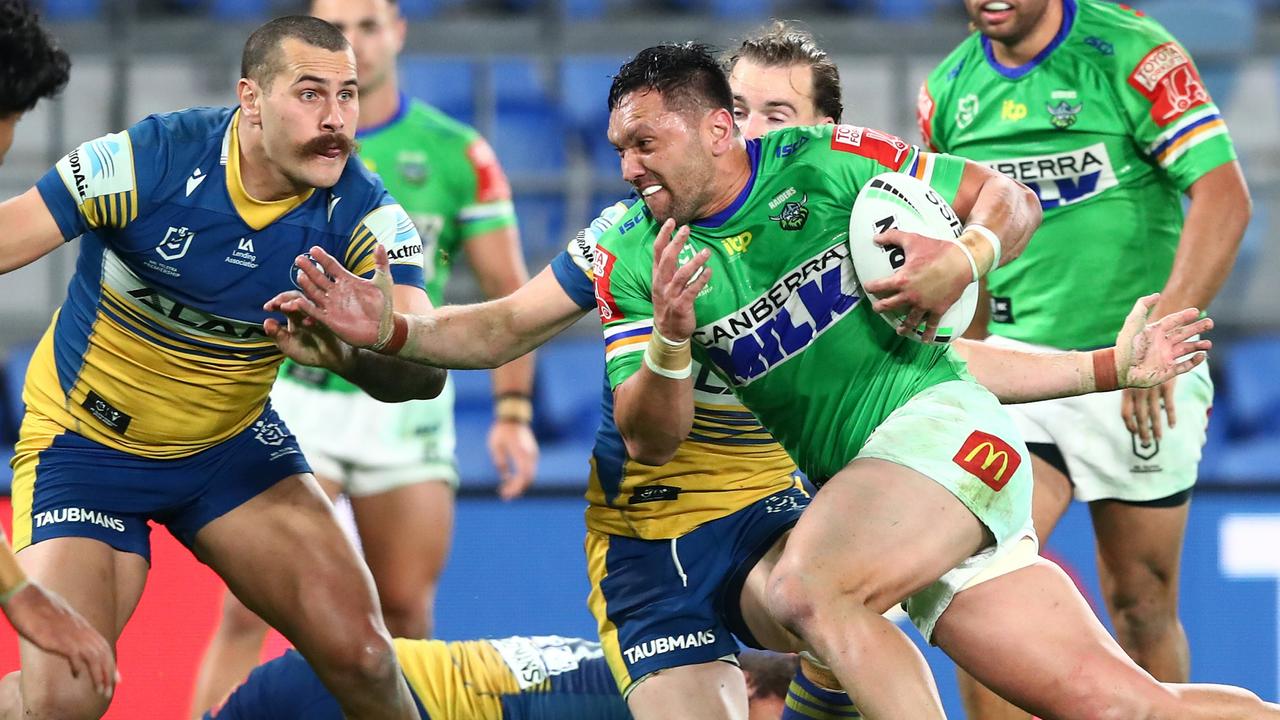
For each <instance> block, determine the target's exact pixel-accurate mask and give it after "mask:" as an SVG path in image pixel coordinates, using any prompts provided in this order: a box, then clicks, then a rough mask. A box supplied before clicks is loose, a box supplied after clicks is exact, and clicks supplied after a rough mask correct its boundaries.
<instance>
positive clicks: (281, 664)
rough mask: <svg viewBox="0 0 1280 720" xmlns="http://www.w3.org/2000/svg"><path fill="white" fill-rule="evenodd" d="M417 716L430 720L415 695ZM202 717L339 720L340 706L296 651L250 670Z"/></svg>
mask: <svg viewBox="0 0 1280 720" xmlns="http://www.w3.org/2000/svg"><path fill="white" fill-rule="evenodd" d="M413 702H414V704H415V705H417V707H418V717H419V718H421V720H430V718H428V717H427V711H426V709H425V708H423V707H422V703H421V702H420V701H419V700H418V698H417V696H416V695H415V696H414V698H413ZM203 720H343V717H342V708H340V707H339V706H338V701H337V700H335V699H334V697H333V695H332V694H330V693H329V690H328V689H327V688H326V687H325V686H324V684H323V683H321V682H320V678H319V677H317V676H316V673H315V671H314V670H312V669H311V666H310V665H308V664H307V661H306V660H304V659H302V656H301V655H299V654H298V651H297V650H289V651H287V652H286V653H285V654H284V655H281V656H280V657H278V658H276V659H274V660H271V661H269V662H266V663H264V664H262V665H259V666H258V667H256V668H254V669H253V672H251V673H249V677H247V678H245V681H244V682H243V683H241V684H240V687H238V688H236V689H235V691H234V692H232V693H231V694H230V695H229V696H227V699H226V700H224V701H223V702H222V704H221V705H219V706H217V707H215V708H214V709H212V710H210V711H209V712H207V713H205V714H204V719H203Z"/></svg>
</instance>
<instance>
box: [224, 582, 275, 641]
mask: <svg viewBox="0 0 1280 720" xmlns="http://www.w3.org/2000/svg"><path fill="white" fill-rule="evenodd" d="M220 632H223V633H225V634H227V635H230V636H232V637H237V638H240V637H253V636H255V635H266V633H267V623H266V621H264V620H263V619H262V618H260V617H258V615H257V614H256V613H254V612H253V611H252V610H250V609H249V608H247V607H245V606H244V603H242V602H240V601H239V600H237V599H236V597H235V596H234V595H232V594H231V593H230V592H227V594H226V596H225V597H224V598H223V601H222V621H221V626H220Z"/></svg>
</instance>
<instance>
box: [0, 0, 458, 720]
mask: <svg viewBox="0 0 1280 720" xmlns="http://www.w3.org/2000/svg"><path fill="white" fill-rule="evenodd" d="M242 69H243V75H244V77H243V78H242V79H241V80H240V82H239V84H238V87H237V90H238V99H239V106H238V107H236V108H202V109H193V110H184V111H179V112H175V113H169V114H166V115H153V116H150V117H148V118H146V119H144V120H142V121H141V122H139V123H138V124H137V125H135V126H133V127H132V128H130V129H129V130H128V131H126V132H120V133H114V134H111V135H108V136H105V137H103V138H99V139H97V140H94V141H91V142H87V143H84V144H82V145H80V146H78V147H77V148H76V149H74V150H72V151H71V153H69V154H68V155H67V156H66V157H64V158H63V159H62V160H60V161H58V163H57V165H56V166H55V167H54V168H53V169H52V170H50V171H49V172H48V173H47V174H46V175H45V176H44V177H43V178H42V179H41V180H40V181H39V182H38V183H37V185H36V187H34V188H32V189H31V190H29V191H27V192H26V193H24V194H23V195H21V196H19V197H17V198H14V199H11V200H8V201H6V202H4V203H3V204H0V271H9V270H12V269H15V268H18V267H21V266H23V265H26V264H28V263H31V262H33V261H34V260H36V259H37V258H39V257H41V256H43V255H45V254H48V253H50V252H52V251H53V250H55V249H56V248H58V247H59V246H61V245H62V244H63V243H64V242H66V241H70V240H74V239H76V238H77V237H79V238H81V240H80V255H79V260H78V264H77V268H76V273H75V276H74V277H73V278H72V280H71V284H70V287H69V291H68V297H67V300H66V302H65V303H64V305H63V307H62V308H61V309H60V310H59V311H58V313H57V314H56V315H55V317H54V320H53V322H52V324H51V325H50V328H49V330H48V331H47V332H46V333H45V336H44V338H43V339H42V340H41V341H40V344H39V345H38V346H37V348H36V351H35V355H34V357H33V359H32V361H31V365H30V368H29V369H28V371H27V378H26V385H25V388H24V392H23V397H24V399H25V400H26V401H27V409H26V415H25V417H24V418H23V423H22V430H21V436H20V438H19V441H18V444H17V448H16V455H15V458H14V481H13V498H14V546H15V547H16V548H18V553H19V555H18V557H19V559H20V560H21V562H22V565H23V568H24V569H25V570H26V571H27V572H28V573H30V575H31V576H32V577H33V578H34V579H36V580H38V581H40V582H42V583H44V584H46V585H47V586H48V587H50V588H51V589H53V590H54V591H56V592H58V593H60V594H62V595H63V596H64V597H66V599H67V601H68V602H69V603H70V604H71V606H72V607H74V608H75V609H76V610H78V611H80V612H81V613H82V614H84V616H85V618H86V619H87V620H88V621H89V623H91V624H92V625H93V626H94V628H96V629H97V630H98V632H100V633H102V635H103V636H104V637H105V638H106V639H107V640H108V641H109V642H114V641H115V640H116V639H117V638H118V637H119V635H120V633H121V632H122V631H123V629H124V626H125V624H126V622H127V621H128V619H129V616H130V615H131V614H132V612H133V609H134V607H135V606H136V605H137V603H138V599H139V597H140V595H141V593H142V590H143V587H144V585H145V583H146V577H147V572H148V570H149V560H150V558H149V554H150V543H149V533H150V528H149V526H148V522H149V521H151V520H155V521H157V522H160V523H162V524H164V525H166V526H167V527H168V528H169V530H170V531H172V532H173V534H174V536H175V537H177V538H178V539H179V540H181V541H182V542H183V543H184V544H185V545H187V547H189V548H191V550H192V552H193V553H194V554H195V555H196V556H197V557H198V558H199V559H200V560H201V561H202V562H205V563H206V564H208V565H209V566H210V567H212V568H213V569H214V570H215V571H216V572H217V573H218V574H219V575H221V576H222V578H223V579H224V580H225V581H226V582H227V585H228V586H229V587H230V588H231V589H232V591H233V592H235V593H236V595H237V597H239V598H240V599H241V600H243V601H244V603H245V605H246V606H248V607H249V608H251V609H252V610H254V611H255V612H256V613H258V614H259V615H260V616H262V617H264V618H266V619H267V620H268V622H270V623H271V624H273V625H274V626H275V627H277V628H278V629H279V630H280V631H281V632H282V633H283V634H284V635H285V636H286V637H288V638H290V640H291V641H292V642H293V643H294V645H295V646H296V647H298V648H299V650H300V651H301V652H302V653H303V654H304V655H305V656H306V657H307V659H308V660H309V661H310V662H311V663H312V664H313V665H314V667H315V668H316V671H317V673H318V674H319V676H320V677H321V678H322V680H323V681H324V682H325V684H326V686H327V687H329V688H330V690H332V691H333V693H334V695H335V696H336V697H338V698H339V701H340V703H341V705H342V707H343V710H344V711H345V712H346V714H347V716H348V717H350V718H387V719H388V720H390V719H392V718H395V719H397V720H407V719H408V718H411V717H414V713H413V706H412V701H411V697H410V694H409V689H408V686H406V685H405V684H404V681H403V679H402V678H401V676H400V674H399V673H398V672H397V671H396V668H395V662H394V654H393V651H392V647H391V638H390V636H389V635H388V634H387V632H386V630H385V628H384V627H383V624H382V619H381V614H380V613H379V611H378V606H377V601H376V598H375V596H374V592H373V586H372V583H371V582H370V579H369V574H368V570H367V569H366V568H365V565H364V563H363V562H362V561H361V560H360V558H359V557H357V555H356V553H355V550H354V548H353V547H352V546H351V543H350V542H349V541H348V540H347V538H346V537H345V535H344V534H343V532H342V530H341V528H340V527H339V526H338V523H337V521H336V519H335V518H334V515H333V510H332V507H331V506H330V504H329V501H328V500H327V499H326V498H325V497H324V494H323V493H322V492H321V491H320V489H319V488H318V487H317V486H316V483H315V480H314V478H312V477H311V474H310V468H309V467H308V466H307V463H306V461H305V460H304V459H303V457H302V454H301V452H299V450H298V447H297V443H296V442H295V440H294V438H293V436H292V435H291V434H290V433H289V430H288V428H287V426H286V425H285V424H284V423H283V422H281V421H280V420H279V418H278V417H277V416H276V414H275V412H274V411H273V410H272V409H271V406H270V404H269V403H268V402H267V395H268V391H269V390H270V388H271V383H272V381H273V380H274V378H275V375H276V369H277V367H278V366H279V364H280V362H281V360H282V359H283V354H282V353H288V354H289V355H290V356H291V357H294V358H295V359H299V360H301V361H303V362H310V363H315V362H321V361H326V362H329V363H330V364H329V367H330V369H334V370H336V371H338V372H339V373H340V374H342V375H344V377H347V378H348V379H350V380H352V381H353V382H355V383H356V384H358V385H360V386H361V387H363V388H364V389H365V390H366V391H368V392H370V393H371V394H373V395H375V396H378V397H381V398H383V399H387V400H404V399H410V398H420V397H432V396H434V395H437V394H438V393H439V392H440V388H441V387H442V385H443V382H444V373H443V372H441V371H438V370H428V371H427V372H422V369H421V366H416V365H414V364H412V363H404V362H401V363H399V364H397V365H388V364H386V361H387V358H385V357H379V356H378V355H376V354H375V353H370V352H368V351H364V350H354V349H353V348H350V347H348V346H345V345H343V344H342V343H341V342H340V341H338V340H337V339H336V338H334V337H333V336H332V335H326V334H324V333H317V332H315V331H314V330H313V331H310V332H307V333H306V334H305V335H303V334H300V333H299V332H297V330H298V328H297V327H296V325H295V324H294V323H292V322H289V323H287V324H286V323H282V322H280V321H278V320H277V319H274V318H272V319H265V318H266V315H265V314H264V313H263V312H262V303H263V302H264V301H265V300H266V299H268V298H270V297H272V296H273V295H275V294H277V293H279V292H280V291H281V290H283V289H285V288H288V287H292V286H293V276H294V275H295V274H296V271H294V270H293V269H292V262H293V260H294V259H295V258H296V257H297V255H298V253H299V252H301V251H302V250H303V249H305V248H307V247H310V246H312V245H314V244H317V243H318V244H321V245H324V246H327V247H328V248H330V249H331V250H333V252H334V253H335V254H336V255H338V256H341V257H342V258H343V263H344V265H345V266H347V267H348V268H349V269H351V270H353V271H355V272H357V273H365V272H368V271H372V269H373V260H372V258H373V249H374V248H375V247H378V248H383V250H384V252H385V251H386V249H387V248H390V249H391V250H392V251H395V252H396V254H397V256H399V257H400V258H403V260H400V259H398V260H397V261H396V263H395V264H394V265H393V266H392V267H393V269H392V273H393V274H394V276H395V281H396V283H398V284H397V285H396V287H395V288H394V290H393V295H394V299H393V304H395V305H397V306H400V307H402V308H404V309H410V308H415V309H417V310H419V311H422V310H425V309H428V308H430V302H429V301H428V300H427V296H426V293H425V292H424V291H423V289H422V283H423V276H422V266H421V262H420V258H419V256H420V252H421V240H420V239H419V237H418V233H417V231H416V230H414V227H413V224H412V223H411V222H410V221H409V218H408V217H407V216H406V215H405V213H404V211H403V210H402V209H400V207H399V206H398V205H396V204H395V201H394V200H393V199H392V198H391V197H390V196H388V195H387V193H386V192H385V190H384V189H383V188H382V185H381V183H380V182H378V180H377V179H376V178H375V177H373V176H372V175H371V174H370V173H369V172H368V171H367V170H365V169H364V167H363V166H361V165H360V164H359V163H348V162H347V158H348V156H349V155H350V152H351V149H352V147H353V146H354V142H353V140H352V138H351V133H352V131H353V128H354V127H355V119H356V116H357V113H358V111H359V103H358V99H357V85H358V81H357V79H356V69H355V58H354V56H353V54H352V52H351V48H350V46H349V45H348V44H347V41H346V40H345V39H344V38H343V37H342V33H340V32H339V31H338V30H337V29H336V28H334V27H333V26H332V25H329V24H328V23H325V22H323V21H321V20H317V19H315V18H307V17H286V18H280V19H277V20H273V21H271V22H269V23H267V24H265V25H263V26H262V27H261V28H259V29H258V30H256V31H255V32H254V33H253V35H252V36H250V38H249V40H248V42H247V43H246V44H245V51H244V56H243V62H242ZM264 549H266V550H267V551H264ZM21 653H22V670H21V672H20V673H11V674H10V675H8V676H6V677H5V679H4V681H3V682H4V687H3V688H2V689H0V690H2V691H0V717H5V718H17V717H21V716H23V714H24V713H25V714H26V716H27V717H58V718H69V719H73V720H74V719H78V718H96V717H100V716H101V715H102V714H103V713H104V712H105V711H106V708H107V704H108V702H107V700H105V699H104V698H102V697H101V695H99V694H98V693H96V692H95V688H94V681H93V680H91V679H90V678H88V677H86V676H85V674H84V673H81V674H80V676H79V677H75V676H73V675H72V674H71V673H70V672H68V669H67V665H66V662H65V660H63V659H62V658H61V657H55V656H52V655H50V654H49V653H47V652H44V651H42V650H40V649H39V648H38V647H36V646H35V645H33V644H31V643H25V642H24V643H23V645H22V648H21ZM15 688H19V689H20V692H19V691H18V690H17V689H15Z"/></svg>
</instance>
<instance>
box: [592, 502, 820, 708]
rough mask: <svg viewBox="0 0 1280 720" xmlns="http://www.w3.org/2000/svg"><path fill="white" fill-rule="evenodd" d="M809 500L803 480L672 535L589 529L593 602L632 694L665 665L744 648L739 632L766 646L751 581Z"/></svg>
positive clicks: (618, 674) (614, 664)
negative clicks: (756, 624)
mask: <svg viewBox="0 0 1280 720" xmlns="http://www.w3.org/2000/svg"><path fill="white" fill-rule="evenodd" d="M808 505H809V496H808V495H807V494H806V493H805V492H804V490H802V489H801V488H800V486H799V482H798V481H797V483H796V485H795V486H794V487H791V488H788V489H786V490H782V491H780V492H777V493H774V494H773V495H770V496H768V497H766V498H764V499H762V500H757V501H756V502H754V503H752V504H751V505H748V506H747V507H745V508H742V509H741V510H738V511H737V512H735V513H733V514H731V515H727V516H725V517H722V518H720V519H718V520H713V521H711V522H709V523H706V524H705V525H702V526H700V527H698V528H697V529H695V530H693V531H692V532H690V533H688V534H686V535H683V536H681V537H679V538H674V539H671V540H642V539H639V538H630V537H622V536H618V535H606V534H603V533H595V532H588V533H587V540H586V550H587V568H588V574H589V575H590V576H591V584H592V591H591V598H590V599H589V600H588V605H589V606H590V607H591V612H592V614H593V615H595V617H596V623H597V625H598V626H599V628H600V643H601V647H602V648H603V649H604V653H605V657H606V658H607V659H608V661H609V667H610V669H611V670H612V671H613V676H614V680H615V681H617V683H618V688H619V689H620V690H621V691H622V693H623V695H626V694H627V693H628V692H630V690H631V688H632V687H634V685H635V683H636V682H637V681H638V680H640V679H641V678H643V677H644V676H646V675H649V674H651V673H654V672H657V671H659V670H666V669H669V668H673V667H680V666H682V665H697V664H701V663H706V662H713V661H715V660H718V659H721V658H724V657H726V656H731V655H736V654H737V652H738V643H737V642H736V641H735V640H734V636H737V638H738V639H739V640H741V641H742V642H743V644H746V645H749V646H751V647H760V645H759V643H758V642H757V641H756V640H755V638H754V637H752V635H751V633H750V631H749V630H748V629H747V625H746V622H745V621H743V619H742V612H741V608H740V607H739V598H740V597H741V595H742V586H743V584H744V583H745V582H746V579H747V575H748V574H750V572H751V569H752V568H754V567H755V565H756V563H757V562H759V560H760V558H761V557H763V556H764V554H765V553H766V552H768V551H769V549H770V548H772V547H773V545H774V543H775V542H777V540H778V538H780V537H781V536H782V534H783V533H785V532H786V531H788V530H790V529H791V528H792V527H793V526H794V525H795V524H796V522H797V521H798V520H799V519H800V513H801V512H803V511H804V509H805V507H807V506H808Z"/></svg>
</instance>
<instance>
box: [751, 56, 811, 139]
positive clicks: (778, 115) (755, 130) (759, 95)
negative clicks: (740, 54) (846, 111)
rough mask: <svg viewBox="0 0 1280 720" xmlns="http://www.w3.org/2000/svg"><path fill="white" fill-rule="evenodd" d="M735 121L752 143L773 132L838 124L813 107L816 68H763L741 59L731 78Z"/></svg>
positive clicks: (795, 66) (763, 66)
mask: <svg viewBox="0 0 1280 720" xmlns="http://www.w3.org/2000/svg"><path fill="white" fill-rule="evenodd" d="M729 85H730V87H732V88H733V119H734V121H736V122H737V123H738V129H739V130H741V131H742V134H743V136H744V137H746V138H747V139H748V140H753V139H755V138H758V137H760V136H761V135H764V134H765V133H767V132H769V131H770V130H777V129H778V128H785V127H795V126H797V125H822V124H825V123H833V122H835V119H834V118H831V117H828V116H825V115H820V114H819V113H818V109H817V108H816V107H814V105H813V68H811V67H809V66H808V65H807V64H798V65H785V66H773V65H761V64H759V63H757V62H754V61H751V60H747V59H745V58H744V59H741V60H739V61H738V62H736V63H734V66H733V72H732V73H730V74H729Z"/></svg>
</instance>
